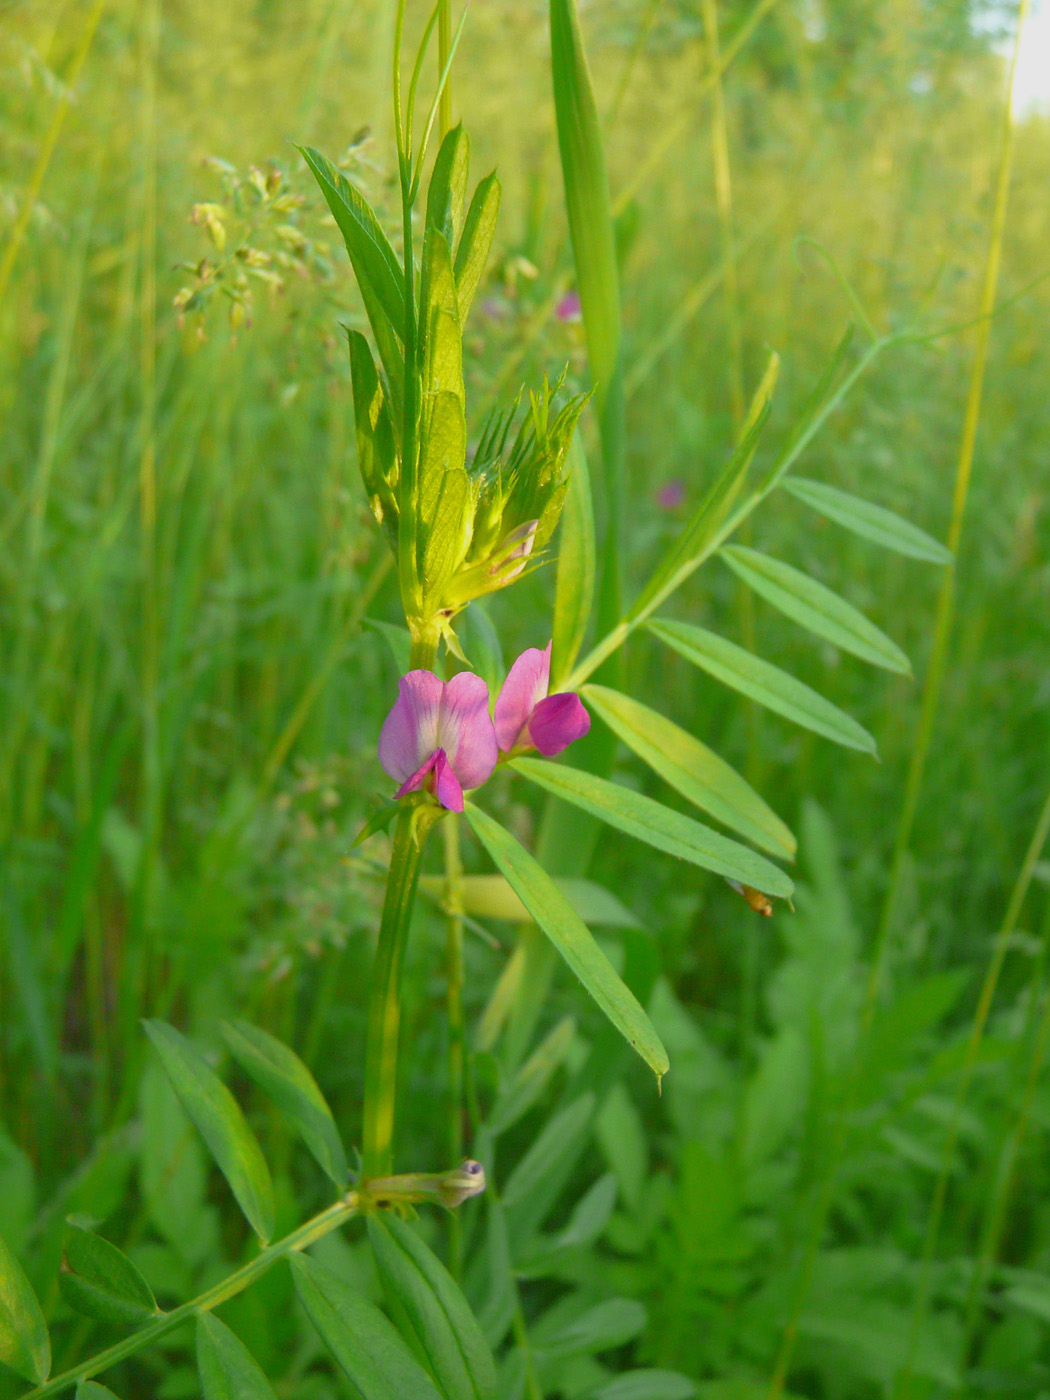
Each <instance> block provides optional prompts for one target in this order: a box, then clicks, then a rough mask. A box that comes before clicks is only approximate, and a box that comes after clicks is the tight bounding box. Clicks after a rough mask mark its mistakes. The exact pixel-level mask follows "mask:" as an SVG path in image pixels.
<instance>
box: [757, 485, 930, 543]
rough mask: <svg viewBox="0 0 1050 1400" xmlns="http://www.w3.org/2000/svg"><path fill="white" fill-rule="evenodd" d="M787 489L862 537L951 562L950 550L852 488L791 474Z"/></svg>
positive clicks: (785, 488) (821, 513)
mask: <svg viewBox="0 0 1050 1400" xmlns="http://www.w3.org/2000/svg"><path fill="white" fill-rule="evenodd" d="M784 490H785V491H790V492H791V494H792V495H793V496H797V497H798V499H799V500H800V501H804V502H805V503H806V505H807V506H809V507H810V508H811V509H812V510H815V511H816V512H817V514H818V515H824V516H826V517H827V518H828V519H829V520H834V521H835V523H836V524H837V525H842V526H844V527H845V528H846V529H847V530H852V531H853V533H854V534H855V535H860V536H861V537H862V538H863V539H866V540H872V541H873V542H874V543H875V544H880V545H882V547H883V549H892V550H893V551H894V552H895V553H897V554H904V555H907V556H908V557H909V558H911V559H925V560H926V561H927V562H928V563H930V564H950V563H951V562H952V558H953V556H952V552H951V550H950V549H948V548H946V546H945V545H943V544H941V542H940V541H939V540H935V539H934V538H933V536H932V535H928V534H927V533H926V531H925V530H920V529H919V527H918V525H913V524H912V523H911V521H910V520H905V519H903V517H902V516H899V515H895V514H894V513H893V511H892V510H887V509H886V507H885V506H877V505H874V504H873V503H872V502H871V501H865V500H863V499H862V498H861V497H860V496H854V495H851V494H850V492H849V491H840V490H839V488H838V487H837V486H829V485H828V484H827V483H826V482H824V481H810V480H809V479H808V478H807V477H802V476H789V477H788V478H787V480H786V481H785V482H784Z"/></svg>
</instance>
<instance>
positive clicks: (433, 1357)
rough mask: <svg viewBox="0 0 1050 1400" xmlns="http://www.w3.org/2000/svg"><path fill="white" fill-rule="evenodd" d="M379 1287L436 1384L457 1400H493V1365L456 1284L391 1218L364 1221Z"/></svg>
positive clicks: (406, 1228) (407, 1229)
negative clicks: (391, 1302) (413, 1338)
mask: <svg viewBox="0 0 1050 1400" xmlns="http://www.w3.org/2000/svg"><path fill="white" fill-rule="evenodd" d="M368 1238H369V1240H370V1241H371V1244H372V1252H373V1254H374V1255H375V1261H376V1267H377V1269H378V1270H379V1275H380V1278H381V1279H382V1280H383V1286H384V1288H385V1289H386V1291H387V1293H388V1295H389V1296H390V1297H391V1298H395V1299H396V1300H397V1303H398V1305H399V1307H400V1308H402V1309H403V1310H404V1313H405V1315H406V1316H407V1318H408V1320H409V1322H410V1324H411V1326H412V1329H413V1331H414V1332H415V1334H416V1337H417V1339H418V1341H419V1344H420V1347H421V1348H422V1350H423V1354H424V1355H425V1356H426V1358H427V1361H428V1362H429V1364H430V1369H431V1371H432V1372H433V1374H434V1376H435V1378H436V1379H437V1382H438V1385H439V1386H440V1387H441V1389H442V1390H443V1391H444V1393H445V1394H446V1395H448V1396H455V1397H457V1400H458V1397H460V1396H462V1397H463V1400H496V1365H495V1362H494V1361H493V1359H492V1352H491V1350H490V1349H489V1346H488V1343H487V1342H486V1341H485V1338H484V1337H483V1336H482V1333H481V1328H480V1327H479V1326H478V1323H477V1321H476V1320H475V1318H474V1314H473V1313H472V1312H471V1310H470V1307H469V1305H468V1303H467V1300H466V1299H465V1298H464V1296H463V1294H462V1292H461V1290H460V1288H459V1285H458V1284H457V1283H456V1282H455V1280H454V1279H453V1278H452V1276H451V1274H449V1272H448V1270H447V1269H446V1268H445V1266H444V1265H443V1264H442V1263H441V1261H440V1260H439V1259H438V1258H437V1257H436V1256H435V1255H434V1254H432V1253H431V1251H430V1250H429V1249H428V1248H427V1247H426V1245H425V1244H424V1243H423V1241H422V1240H421V1239H420V1238H419V1236H418V1235H417V1234H416V1233H415V1231H414V1230H413V1229H412V1228H411V1226H409V1225H407V1224H405V1223H404V1222H403V1221H401V1220H398V1219H397V1218H396V1217H395V1216H392V1215H389V1216H386V1217H385V1218H381V1217H379V1216H377V1215H370V1216H369V1218H368Z"/></svg>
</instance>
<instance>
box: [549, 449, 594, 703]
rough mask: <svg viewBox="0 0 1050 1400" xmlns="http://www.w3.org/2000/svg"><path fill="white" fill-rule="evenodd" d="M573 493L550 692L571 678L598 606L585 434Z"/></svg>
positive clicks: (565, 518)
mask: <svg viewBox="0 0 1050 1400" xmlns="http://www.w3.org/2000/svg"><path fill="white" fill-rule="evenodd" d="M568 463H569V470H570V473H571V475H570V476H569V490H568V493H567V494H566V497H565V506H564V509H563V510H562V516H561V545H560V548H559V550H558V581H557V586H556V588H555V592H554V648H553V651H552V653H551V685H550V689H551V694H556V693H557V692H558V689H559V687H560V684H561V682H562V681H563V680H564V678H565V677H566V676H567V675H568V674H569V672H570V671H571V670H572V668H573V664H574V663H575V661H576V657H577V655H578V654H579V650H580V647H581V646H582V644H583V638H584V635H585V633H586V631H587V623H588V621H589V620H590V616H591V606H592V604H593V602H594V579H595V554H596V551H595V543H594V505H593V503H592V501H591V478H590V474H589V472H588V469H587V458H586V456H585V455H584V451H583V443H582V441H581V439H580V434H579V433H576V434H575V435H574V437H573V440H572V445H571V446H570V448H569V454H568Z"/></svg>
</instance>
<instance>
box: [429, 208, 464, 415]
mask: <svg viewBox="0 0 1050 1400" xmlns="http://www.w3.org/2000/svg"><path fill="white" fill-rule="evenodd" d="M419 296H420V306H419V320H420V329H421V331H422V335H423V393H424V396H429V395H431V394H440V393H450V394H455V396H456V397H457V398H458V399H459V401H460V403H462V402H463V399H464V390H463V336H462V332H461V330H460V319H459V299H458V295H457V292H456V278H455V274H454V273H453V271H452V253H451V251H450V249H449V246H448V240H447V239H446V238H445V235H444V234H443V233H442V232H441V231H440V230H439V229H436V228H428V229H427V232H426V238H425V241H424V244H423V274H422V279H421V283H420V293H419Z"/></svg>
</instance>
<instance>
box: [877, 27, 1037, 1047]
mask: <svg viewBox="0 0 1050 1400" xmlns="http://www.w3.org/2000/svg"><path fill="white" fill-rule="evenodd" d="M1028 8H1029V0H1020V5H1019V8H1018V14H1017V32H1016V35H1015V38H1014V48H1013V56H1012V58H1011V60H1010V74H1009V80H1008V82H1007V86H1006V101H1005V105H1004V109H1003V121H1002V132H1001V137H1000V145H999V161H998V173H997V176H996V185H995V203H994V206H993V212H992V227H991V232H990V235H989V240H988V253H987V256H986V259H985V266H984V280H983V283H982V287H981V298H980V304H979V312H978V314H979V318H980V319H979V320H978V323H977V329H976V332H975V338H974V358H973V366H972V369H971V372H970V385H969V389H968V391H967V395H966V410H965V414H964V416H963V427H962V440H961V442H960V445H959V459H958V464H957V466H956V471H955V487H954V491H953V495H952V514H951V521H950V524H949V527H948V538H947V545H948V548H949V549H950V550H951V552H952V554H954V555H955V556H956V563H958V551H959V543H960V541H961V539H962V532H963V524H964V521H965V517H966V503H967V498H968V495H969V489H970V475H971V471H972V469H973V458H974V449H975V447H976V443H977V429H978V425H979V423H980V417H981V401H982V398H983V394H984V376H985V370H986V368H987V364H988V347H989V342H990V340H991V333H992V313H993V312H994V310H995V294H996V288H997V285H998V281H999V265H1000V262H1001V261H1002V252H1003V240H1004V238H1005V235H1006V212H1007V205H1008V202H1009V195H1010V171H1011V169H1012V166H1013V150H1014V110H1013V96H1014V82H1015V79H1016V75H1017V63H1018V59H1019V57H1020V52H1021V38H1022V35H1023V33H1024V24H1025V19H1026V18H1027V15H1028ZM955 580H956V574H955V569H954V568H952V569H946V570H945V572H944V575H943V578H942V582H941V587H940V592H939V593H938V595H937V610H936V616H935V619H934V626H933V645H932V648H931V651H930V661H929V666H928V668H927V671H926V679H925V682H924V685H923V692H922V702H921V709H920V713H919V728H918V733H917V734H916V738H915V745H914V747H913V749H912V752H911V758H910V760H909V763H908V774H907V778H906V780H905V788H904V803H903V806H902V808H901V814H900V818H899V820H898V824H897V834H896V839H895V841H894V845H893V857H892V863H891V866H890V878H889V884H888V886H887V889H886V895H885V899H884V901H883V905H882V913H881V916H880V920H879V926H878V932H877V934H876V938H875V949H874V954H873V958H872V966H871V973H870V975H869V980H868V990H867V997H866V1003H865V1010H864V1020H865V1024H869V1023H870V1021H871V1018H872V1016H873V1014H874V1010H875V1005H876V1002H877V1000H878V997H879V993H880V990H881V987H882V979H883V975H884V973H885V969H886V959H887V956H888V954H889V946H890V938H891V936H892V933H893V926H894V919H895V917H896V913H897V900H898V898H899V896H900V885H901V878H902V876H903V873H904V865H905V861H906V860H907V855H908V847H909V845H910V843H911V834H912V830H913V828H914V825H915V816H916V813H917V811H918V807H919V797H920V794H921V792H922V782H923V776H924V774H925V771H926V760H927V758H928V757H929V752H930V746H931V744H932V742H933V727H934V722H935V720H936V717H937V707H938V704H939V702H940V697H941V688H942V686H943V683H944V672H945V666H946V663H947V658H948V647H949V643H950V641H951V630H952V621H953V617H954V612H955Z"/></svg>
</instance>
